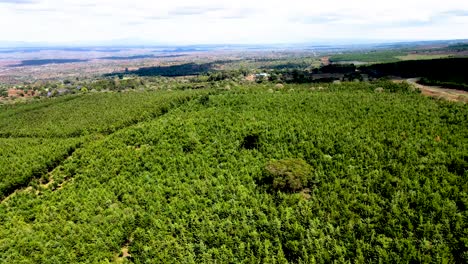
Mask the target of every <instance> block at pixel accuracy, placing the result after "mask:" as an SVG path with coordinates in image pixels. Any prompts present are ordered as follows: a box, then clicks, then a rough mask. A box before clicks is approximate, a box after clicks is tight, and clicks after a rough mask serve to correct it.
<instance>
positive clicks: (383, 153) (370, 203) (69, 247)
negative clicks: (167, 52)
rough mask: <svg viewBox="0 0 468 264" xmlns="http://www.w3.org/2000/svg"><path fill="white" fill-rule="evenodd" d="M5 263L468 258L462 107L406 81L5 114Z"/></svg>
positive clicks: (80, 103)
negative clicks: (427, 95) (425, 95)
mask: <svg viewBox="0 0 468 264" xmlns="http://www.w3.org/2000/svg"><path fill="white" fill-rule="evenodd" d="M0 136H1V138H0V196H1V197H2V198H1V199H2V202H1V204H0V225H1V227H2V228H0V262H2V263H410V262H411V263H421V262H423V263H466V262H468V222H467V217H468V194H467V193H468V172H467V170H468V106H467V105H465V104H461V103H451V102H446V101H442V100H434V99H430V98H427V97H423V96H421V95H420V94H419V93H418V92H417V91H414V89H413V87H412V86H410V85H409V84H406V83H401V84H394V83H391V82H383V81H380V82H374V83H355V82H352V83H351V82H350V83H348V82H345V83H342V84H314V85H311V84H307V85H306V84H303V85H302V84H301V85H298V84H286V85H281V86H280V85H276V86H275V84H273V83H266V84H251V85H245V86H239V87H234V88H232V89H229V90H228V89H200V90H174V91H153V92H137V91H132V92H125V93H124V92H122V93H96V94H92V95H91V94H80V95H69V96H63V97H59V98H53V99H44V100H39V101H38V102H34V103H29V104H16V105H10V106H4V107H3V108H0Z"/></svg>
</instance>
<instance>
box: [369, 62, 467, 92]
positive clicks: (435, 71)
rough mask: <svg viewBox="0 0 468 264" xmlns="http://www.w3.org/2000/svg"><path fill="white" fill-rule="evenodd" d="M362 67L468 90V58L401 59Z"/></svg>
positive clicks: (381, 73) (372, 73)
mask: <svg viewBox="0 0 468 264" xmlns="http://www.w3.org/2000/svg"><path fill="white" fill-rule="evenodd" d="M360 69H361V71H363V72H365V73H368V74H370V75H372V76H376V77H382V76H388V75H394V76H401V77H404V78H413V77H423V78H424V79H423V82H424V83H427V84H437V85H442V86H450V87H456V88H462V89H465V90H468V89H467V85H468V74H467V73H468V72H467V69H468V58H447V59H434V60H414V61H400V62H394V63H384V64H374V65H369V66H363V67H360Z"/></svg>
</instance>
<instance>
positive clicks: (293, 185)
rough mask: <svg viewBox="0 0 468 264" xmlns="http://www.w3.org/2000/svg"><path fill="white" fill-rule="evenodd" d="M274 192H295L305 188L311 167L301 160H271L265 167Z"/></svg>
mask: <svg viewBox="0 0 468 264" xmlns="http://www.w3.org/2000/svg"><path fill="white" fill-rule="evenodd" d="M265 171H266V174H267V180H268V181H269V182H270V183H271V186H272V187H273V189H274V190H280V191H286V192H297V191H300V190H302V189H303V188H304V187H306V186H307V184H308V182H309V178H310V176H311V173H312V167H311V166H310V165H309V164H307V162H305V161H304V160H302V159H282V160H273V161H270V162H268V163H267V165H266V166H265Z"/></svg>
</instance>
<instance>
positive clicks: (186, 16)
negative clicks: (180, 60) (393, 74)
mask: <svg viewBox="0 0 468 264" xmlns="http://www.w3.org/2000/svg"><path fill="white" fill-rule="evenodd" d="M467 38H468V1H460V0H445V1H440V0H438V1H434V0H424V1H422V0H406V1H402V0H392V1H387V0H381V1H375V0H372V1H370V0H361V1H349V0H348V1H344V0H321V1H315V0H307V1H306V0H281V1H278V0H269V1H262V0H257V1H254V0H248V1H247V0H235V1H234V0H233V1H224V0H216V1H215V0H198V1H188V0H171V1H148V0H132V1H128V0H125V1H123V0H93V1H91V0H81V1H70V0H0V41H3V42H6V41H26V42H48V43H57V44H73V43H75V44H84V43H103V42H108V41H111V40H126V41H127V42H135V43H138V42H140V43H145V44H148V43H153V44H211V43H213V44H223V43H226V44H227V43H229V44H260V43H262V44H265V43H303V42H314V41H315V42H318V41H323V40H342V41H353V40H390V41H391V40H395V41H400V40H432V39H467Z"/></svg>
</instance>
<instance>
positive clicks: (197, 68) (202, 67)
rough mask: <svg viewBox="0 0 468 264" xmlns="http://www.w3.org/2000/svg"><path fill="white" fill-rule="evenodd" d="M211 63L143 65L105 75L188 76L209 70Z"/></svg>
mask: <svg viewBox="0 0 468 264" xmlns="http://www.w3.org/2000/svg"><path fill="white" fill-rule="evenodd" d="M212 68H213V64H212V63H204V64H196V63H187V64H181V65H171V66H156V67H144V68H140V69H138V70H133V71H125V72H120V73H111V74H106V75H105V76H115V75H123V74H131V75H137V76H166V77H177V76H189V75H198V74H202V73H206V72H209V71H210V70H212Z"/></svg>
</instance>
